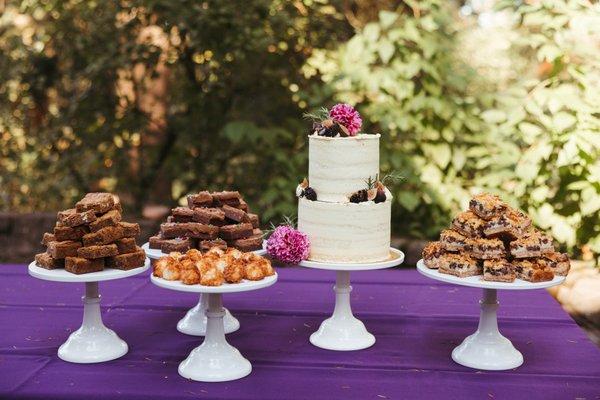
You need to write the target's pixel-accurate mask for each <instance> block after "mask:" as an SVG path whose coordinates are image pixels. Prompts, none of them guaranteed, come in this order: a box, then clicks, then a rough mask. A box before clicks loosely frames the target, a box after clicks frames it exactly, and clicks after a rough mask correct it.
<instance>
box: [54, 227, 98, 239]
mask: <svg viewBox="0 0 600 400" xmlns="http://www.w3.org/2000/svg"><path fill="white" fill-rule="evenodd" d="M89 232H90V229H89V228H88V227H87V226H84V225H81V226H75V227H73V228H70V227H68V226H58V225H57V226H55V227H54V238H55V239H56V240H57V241H59V242H64V241H65V240H81V238H83V236H84V235H86V234H87V233H89Z"/></svg>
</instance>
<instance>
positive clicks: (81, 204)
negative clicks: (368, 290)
mask: <svg viewBox="0 0 600 400" xmlns="http://www.w3.org/2000/svg"><path fill="white" fill-rule="evenodd" d="M121 212H122V211H121V203H120V201H119V198H118V197H117V196H115V195H113V194H111V193H88V194H86V195H85V197H84V198H83V199H81V200H80V201H78V202H77V203H76V204H75V207H74V208H69V209H68V210H64V211H59V212H58V214H57V221H56V226H55V227H54V231H53V232H52V233H49V232H48V233H45V234H44V238H43V239H42V244H44V245H45V246H46V247H47V250H46V252H45V253H40V254H37V255H36V256H35V261H36V264H37V266H39V267H42V268H46V269H56V268H64V269H65V270H67V271H69V272H71V273H74V274H87V273H90V272H98V271H102V270H103V269H104V268H105V267H109V268H116V269H122V270H128V269H133V268H138V267H141V266H143V265H144V262H145V260H146V254H145V253H144V250H142V249H141V248H140V247H138V246H137V244H136V241H135V238H136V236H138V235H139V234H140V226H139V225H138V224H136V223H130V222H123V221H121Z"/></svg>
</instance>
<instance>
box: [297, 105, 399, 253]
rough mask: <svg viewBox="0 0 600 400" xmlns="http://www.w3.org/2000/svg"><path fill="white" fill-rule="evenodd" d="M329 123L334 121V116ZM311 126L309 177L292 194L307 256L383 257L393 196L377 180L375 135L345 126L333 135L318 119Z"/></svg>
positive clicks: (377, 140)
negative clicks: (307, 242) (354, 132)
mask: <svg viewBox="0 0 600 400" xmlns="http://www.w3.org/2000/svg"><path fill="white" fill-rule="evenodd" d="M334 109H335V107H334ZM334 109H332V111H333V110H334ZM352 111H353V110H352ZM329 121H331V120H329ZM333 123H334V124H335V125H338V121H336V120H335V119H333ZM322 124H324V125H325V126H327V125H330V124H331V122H327V120H326V121H324V122H323V123H322ZM341 124H342V122H341V121H339V125H341ZM314 129H316V131H315V132H314V133H313V134H311V135H310V136H309V168H308V169H309V177H308V182H306V181H305V182H303V184H301V185H300V187H299V188H298V193H297V194H298V195H299V201H298V229H299V230H300V231H302V232H304V233H305V234H306V235H308V238H309V240H310V255H309V260H313V261H323V262H342V263H357V262H377V261H383V260H386V259H388V258H389V249H390V218H391V199H392V195H391V193H390V192H389V191H388V190H387V189H386V188H385V187H384V186H383V185H382V184H381V183H380V182H379V181H378V176H379V138H380V135H378V134H377V135H370V134H357V135H355V136H350V135H343V133H347V130H341V129H339V128H338V129H337V132H341V134H339V133H338V134H336V135H335V136H333V135H332V132H331V129H334V128H329V131H328V130H327V129H328V128H324V127H323V125H321V124H316V125H315V127H314ZM335 132H336V130H335V129H334V130H333V133H335Z"/></svg>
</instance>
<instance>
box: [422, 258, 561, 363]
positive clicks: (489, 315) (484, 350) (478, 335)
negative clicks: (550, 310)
mask: <svg viewBox="0 0 600 400" xmlns="http://www.w3.org/2000/svg"><path fill="white" fill-rule="evenodd" d="M417 270H418V271H419V272H420V273H421V274H423V275H425V276H427V277H429V278H432V279H435V280H438V281H442V282H447V283H453V284H456V285H461V286H470V287H476V288H482V289H483V298H482V299H481V300H479V304H480V307H481V311H480V314H479V326H478V327H477V331H475V333H474V334H472V335H471V336H468V337H467V338H466V339H465V340H463V342H462V343H461V345H460V346H458V347H456V348H455V349H454V350H453V351H452V359H453V360H454V361H455V362H457V363H458V364H460V365H464V366H465V367H470V368H475V369H481V370H489V371H500V370H506V369H512V368H516V367H518V366H519V365H521V364H523V355H522V354H521V352H520V351H518V350H517V349H515V347H514V346H513V344H512V343H511V342H510V340H508V339H507V338H505V337H504V336H502V334H501V333H500V331H499V330H498V318H497V310H498V305H499V303H498V300H497V290H499V289H500V290H531V289H544V288H549V287H551V286H556V285H560V284H561V283H563V282H564V280H565V277H564V276H555V277H554V279H553V280H551V281H546V282H537V283H532V282H527V281H523V280H520V279H517V280H515V281H514V282H512V283H508V282H489V281H484V280H483V279H482V277H481V275H480V276H470V277H467V278H458V277H456V276H453V275H448V274H441V273H440V272H439V271H438V270H437V269H429V268H427V267H426V266H425V263H423V260H419V262H418V263H417Z"/></svg>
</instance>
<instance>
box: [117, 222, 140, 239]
mask: <svg viewBox="0 0 600 400" xmlns="http://www.w3.org/2000/svg"><path fill="white" fill-rule="evenodd" d="M119 226H120V227H121V229H123V237H136V236H139V235H140V224H138V223H135V222H119Z"/></svg>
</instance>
